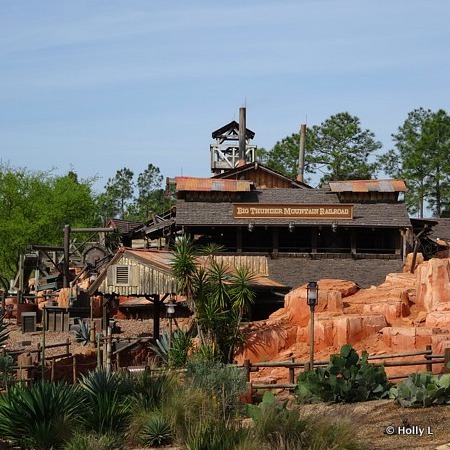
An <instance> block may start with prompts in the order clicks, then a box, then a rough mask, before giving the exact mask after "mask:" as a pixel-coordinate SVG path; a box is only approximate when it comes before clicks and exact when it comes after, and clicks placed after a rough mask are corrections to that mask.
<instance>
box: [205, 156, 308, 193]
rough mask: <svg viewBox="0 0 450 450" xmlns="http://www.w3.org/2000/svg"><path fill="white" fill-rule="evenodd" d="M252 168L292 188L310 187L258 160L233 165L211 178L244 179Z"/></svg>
mask: <svg viewBox="0 0 450 450" xmlns="http://www.w3.org/2000/svg"><path fill="white" fill-rule="evenodd" d="M252 170H254V171H260V172H265V173H266V174H268V175H270V176H273V177H274V178H278V179H280V180H282V181H283V182H285V183H287V184H289V185H290V186H291V187H293V188H306V189H312V188H311V186H309V185H308V184H306V183H302V182H301V181H297V180H293V179H292V178H289V177H287V176H286V175H284V174H283V173H281V172H278V171H277V170H275V169H271V168H270V167H267V166H265V165H264V164H261V163H260V162H258V161H253V162H249V163H247V164H244V165H243V166H239V167H235V168H234V169H229V170H227V171H225V172H223V173H219V174H217V175H214V176H213V177H212V178H222V179H227V178H236V177H239V178H241V177H244V179H245V174H246V173H249V172H250V171H252Z"/></svg>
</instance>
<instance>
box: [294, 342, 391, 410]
mask: <svg viewBox="0 0 450 450" xmlns="http://www.w3.org/2000/svg"><path fill="white" fill-rule="evenodd" d="M389 388H390V384H389V382H388V379H387V376H386V372H385V370H384V367H383V366H381V367H380V366H376V365H374V364H370V363H368V362H367V355H363V357H362V358H360V357H359V356H358V353H357V352H356V351H355V350H354V349H353V348H352V346H351V345H350V344H347V345H344V346H343V347H342V348H341V351H340V354H339V355H331V358H330V363H329V364H328V366H327V367H325V368H322V367H317V368H316V369H315V370H313V371H307V372H303V373H301V374H300V376H299V378H298V383H297V387H296V390H295V394H296V397H297V399H298V401H300V402H314V401H319V400H322V401H325V402H361V401H367V400H374V399H380V398H385V397H387V396H388V391H389Z"/></svg>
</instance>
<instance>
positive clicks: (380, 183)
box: [330, 180, 406, 192]
mask: <svg viewBox="0 0 450 450" xmlns="http://www.w3.org/2000/svg"><path fill="white" fill-rule="evenodd" d="M330 189H331V192H405V191H406V184H405V182H404V181H403V180H350V181H330Z"/></svg>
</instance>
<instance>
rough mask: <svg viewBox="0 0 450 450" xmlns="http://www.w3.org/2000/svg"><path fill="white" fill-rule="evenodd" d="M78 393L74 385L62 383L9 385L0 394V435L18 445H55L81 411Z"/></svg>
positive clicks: (41, 447)
mask: <svg viewBox="0 0 450 450" xmlns="http://www.w3.org/2000/svg"><path fill="white" fill-rule="evenodd" d="M80 397H81V395H80V390H79V389H78V388H77V387H76V386H75V387H74V386H69V385H66V384H62V383H60V384H56V383H51V382H47V381H40V382H38V383H36V384H33V385H31V386H29V387H27V386H24V385H21V384H18V385H16V386H13V387H12V388H11V389H10V390H9V391H8V392H7V393H6V394H4V395H2V396H0V435H1V436H3V437H4V438H6V439H8V440H11V441H12V442H13V443H14V444H17V445H20V446H21V447H22V448H27V449H31V448H32V449H38V450H48V449H50V448H53V447H57V446H58V445H60V444H61V443H62V442H63V440H64V439H65V438H66V437H67V436H66V435H67V434H68V430H70V429H71V425H73V424H74V423H75V422H76V419H77V418H78V417H79V414H80V413H81V409H82V407H83V401H82V399H80Z"/></svg>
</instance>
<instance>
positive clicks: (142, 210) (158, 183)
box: [136, 164, 168, 221]
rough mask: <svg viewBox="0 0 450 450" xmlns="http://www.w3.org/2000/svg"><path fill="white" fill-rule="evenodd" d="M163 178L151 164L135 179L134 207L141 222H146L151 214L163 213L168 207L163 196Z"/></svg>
mask: <svg viewBox="0 0 450 450" xmlns="http://www.w3.org/2000/svg"><path fill="white" fill-rule="evenodd" d="M163 180H164V177H163V176H162V175H161V171H160V170H159V168H158V167H155V166H154V165H153V164H149V165H148V166H147V168H146V169H145V170H144V171H143V172H142V173H140V174H139V176H138V179H137V188H138V197H137V199H136V206H137V210H138V216H139V218H140V219H141V220H144V221H146V220H148V219H149V216H150V214H151V213H152V212H155V213H161V212H164V211H165V209H166V208H167V206H168V202H167V199H166V198H165V196H164V190H163V189H162V182H163Z"/></svg>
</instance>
